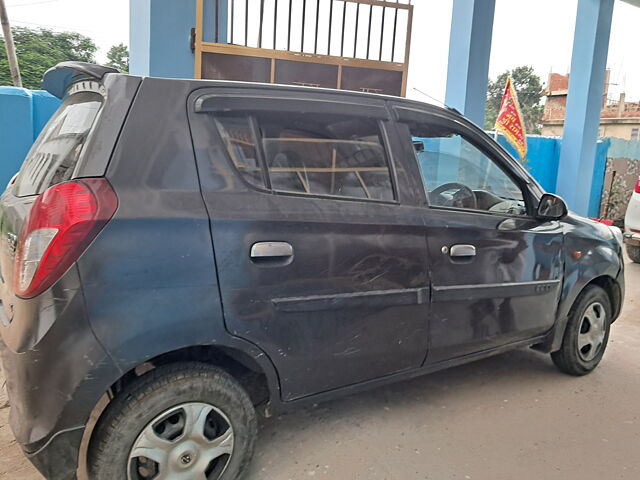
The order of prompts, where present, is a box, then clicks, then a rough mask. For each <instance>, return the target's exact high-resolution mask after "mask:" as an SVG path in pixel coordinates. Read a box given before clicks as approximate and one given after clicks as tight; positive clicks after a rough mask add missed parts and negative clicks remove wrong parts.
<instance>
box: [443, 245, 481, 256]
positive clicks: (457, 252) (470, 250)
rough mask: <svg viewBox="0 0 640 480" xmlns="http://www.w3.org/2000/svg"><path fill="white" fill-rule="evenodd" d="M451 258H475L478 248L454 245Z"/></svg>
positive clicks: (450, 251) (450, 254) (450, 253)
mask: <svg viewBox="0 0 640 480" xmlns="http://www.w3.org/2000/svg"><path fill="white" fill-rule="evenodd" d="M449 256H451V257H475V256H476V247H474V246H473V245H453V246H452V247H451V249H450V250H449Z"/></svg>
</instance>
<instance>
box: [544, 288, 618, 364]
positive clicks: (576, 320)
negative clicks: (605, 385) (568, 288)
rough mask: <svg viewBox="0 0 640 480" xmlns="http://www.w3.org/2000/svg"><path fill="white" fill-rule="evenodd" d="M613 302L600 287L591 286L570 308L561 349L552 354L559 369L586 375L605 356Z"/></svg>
mask: <svg viewBox="0 0 640 480" xmlns="http://www.w3.org/2000/svg"><path fill="white" fill-rule="evenodd" d="M611 311H612V310H611V302H610V300H609V296H608V295H607V293H606V292H605V291H604V290H603V289H602V288H600V287H598V286H595V285H591V286H588V287H587V288H586V289H585V290H584V291H583V292H582V293H581V294H580V296H579V297H578V299H577V300H576V302H575V304H574V305H573V307H572V308H571V312H570V313H569V318H568V322H567V327H566V330H565V332H564V338H563V340H562V347H561V348H560V350H558V351H557V352H553V353H552V354H551V358H552V359H553V362H554V363H555V364H556V366H557V367H558V369H560V371H562V372H564V373H568V374H570V375H586V374H587V373H589V372H591V371H592V370H593V369H595V368H596V367H597V366H598V364H599V363H600V361H601V360H602V356H603V355H604V351H605V349H606V346H607V342H608V340H609V329H610V327H611Z"/></svg>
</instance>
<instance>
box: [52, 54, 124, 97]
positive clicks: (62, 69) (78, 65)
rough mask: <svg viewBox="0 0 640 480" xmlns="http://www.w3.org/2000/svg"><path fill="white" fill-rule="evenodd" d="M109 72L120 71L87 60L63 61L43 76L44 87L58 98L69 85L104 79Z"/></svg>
mask: <svg viewBox="0 0 640 480" xmlns="http://www.w3.org/2000/svg"><path fill="white" fill-rule="evenodd" d="M107 73H120V72H118V70H116V69H115V68H111V67H104V66H102V65H96V64H94V63H87V62H61V63H59V64H57V65H56V66H55V67H53V68H50V69H49V70H47V72H46V73H45V74H44V77H43V78H42V87H43V88H44V89H45V90H46V91H47V92H49V93H50V94H51V95H54V96H56V97H58V98H62V97H64V94H65V92H66V91H67V88H68V87H69V85H71V84H72V83H74V82H77V81H79V80H102V78H103V77H104V76H105V75H106V74H107Z"/></svg>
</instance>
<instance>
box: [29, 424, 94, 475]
mask: <svg viewBox="0 0 640 480" xmlns="http://www.w3.org/2000/svg"><path fill="white" fill-rule="evenodd" d="M83 435H84V427H80V428H75V429H73V430H67V431H64V432H60V433H58V434H56V435H54V436H53V437H52V438H51V440H50V441H49V442H48V443H47V444H46V445H45V446H44V447H42V448H41V449H40V450H38V451H37V452H34V453H27V452H25V455H26V457H27V458H28V459H29V461H30V462H31V463H33V465H34V466H35V467H36V468H37V469H38V471H39V472H40V473H41V474H42V475H43V476H44V477H45V478H46V479H48V480H76V478H77V474H76V471H77V470H78V452H79V451H80V444H81V443H82V436H83Z"/></svg>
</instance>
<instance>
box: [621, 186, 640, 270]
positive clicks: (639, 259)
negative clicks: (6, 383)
mask: <svg viewBox="0 0 640 480" xmlns="http://www.w3.org/2000/svg"><path fill="white" fill-rule="evenodd" d="M624 242H625V243H626V244H627V253H628V254H629V257H630V258H631V260H633V261H634V262H636V263H640V177H638V181H637V182H636V187H635V189H634V191H633V194H632V195H631V200H629V206H628V207H627V213H626V215H625V216H624Z"/></svg>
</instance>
